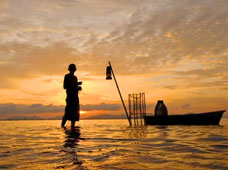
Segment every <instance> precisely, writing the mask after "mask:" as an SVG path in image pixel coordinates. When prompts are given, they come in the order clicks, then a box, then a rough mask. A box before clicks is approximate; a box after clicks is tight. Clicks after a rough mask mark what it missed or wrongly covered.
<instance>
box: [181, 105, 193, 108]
mask: <svg viewBox="0 0 228 170" xmlns="http://www.w3.org/2000/svg"><path fill="white" fill-rule="evenodd" d="M190 107H191V105H190V104H184V105H182V108H184V109H188V108H190Z"/></svg>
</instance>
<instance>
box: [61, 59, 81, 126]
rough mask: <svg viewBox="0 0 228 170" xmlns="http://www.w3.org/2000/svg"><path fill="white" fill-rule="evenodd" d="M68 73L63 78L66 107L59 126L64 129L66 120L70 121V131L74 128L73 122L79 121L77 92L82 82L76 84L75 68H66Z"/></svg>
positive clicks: (71, 65)
mask: <svg viewBox="0 0 228 170" xmlns="http://www.w3.org/2000/svg"><path fill="white" fill-rule="evenodd" d="M68 70H69V72H70V73H68V74H66V75H65V77H64V82H63V88H64V89H66V95H67V97H66V107H65V114H64V116H63V118H62V123H61V126H62V127H64V126H65V124H66V121H67V120H70V121H71V130H74V128H75V122H76V121H79V119H80V105H79V97H78V92H79V91H80V90H81V89H82V88H81V86H80V85H81V84H82V82H78V78H77V77H76V76H75V75H74V73H75V71H76V70H77V67H76V65H75V64H70V65H69V67H68Z"/></svg>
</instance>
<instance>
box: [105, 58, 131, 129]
mask: <svg viewBox="0 0 228 170" xmlns="http://www.w3.org/2000/svg"><path fill="white" fill-rule="evenodd" d="M108 64H109V66H110V67H111V71H112V75H113V78H114V80H115V83H116V87H117V90H118V92H119V95H120V99H121V101H122V104H123V107H124V110H125V113H126V116H127V119H128V122H129V125H130V126H131V120H130V118H129V115H128V112H127V108H126V106H125V104H124V100H123V97H122V95H121V92H120V88H119V85H118V83H117V80H116V77H115V74H114V71H113V69H112V65H111V62H110V61H109V62H108Z"/></svg>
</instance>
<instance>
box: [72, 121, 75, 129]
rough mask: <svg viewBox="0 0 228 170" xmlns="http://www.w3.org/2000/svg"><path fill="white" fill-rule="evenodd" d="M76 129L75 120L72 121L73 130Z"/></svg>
mask: <svg viewBox="0 0 228 170" xmlns="http://www.w3.org/2000/svg"><path fill="white" fill-rule="evenodd" d="M74 129H75V121H73V120H72V121H71V130H74Z"/></svg>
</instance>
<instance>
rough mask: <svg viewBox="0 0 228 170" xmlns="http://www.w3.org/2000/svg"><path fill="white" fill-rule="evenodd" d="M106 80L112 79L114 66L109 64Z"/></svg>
mask: <svg viewBox="0 0 228 170" xmlns="http://www.w3.org/2000/svg"><path fill="white" fill-rule="evenodd" d="M106 80H112V67H111V66H107V68H106Z"/></svg>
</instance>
